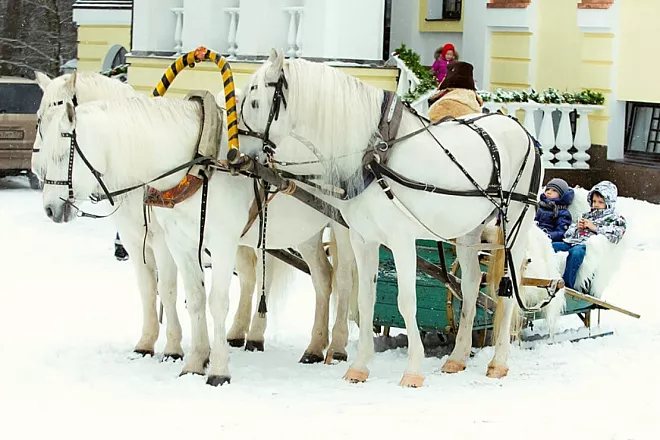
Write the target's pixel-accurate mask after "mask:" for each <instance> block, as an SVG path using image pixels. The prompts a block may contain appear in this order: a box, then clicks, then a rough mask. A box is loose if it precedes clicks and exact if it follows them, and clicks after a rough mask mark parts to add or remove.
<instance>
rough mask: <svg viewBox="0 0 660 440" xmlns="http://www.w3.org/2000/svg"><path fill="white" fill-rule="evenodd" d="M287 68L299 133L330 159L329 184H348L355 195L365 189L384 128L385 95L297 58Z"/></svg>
mask: <svg viewBox="0 0 660 440" xmlns="http://www.w3.org/2000/svg"><path fill="white" fill-rule="evenodd" d="M285 66H286V67H285V72H286V74H287V76H288V78H287V79H288V84H289V96H288V98H289V101H288V106H289V108H288V111H289V112H291V114H293V115H295V118H296V126H295V127H294V131H296V133H299V134H300V135H302V136H304V137H307V138H309V139H310V140H312V142H313V143H314V144H315V146H316V147H317V149H318V150H319V152H320V153H321V154H322V155H323V156H324V157H323V159H326V160H327V161H328V164H329V165H330V166H329V167H328V170H327V171H328V174H329V177H330V182H329V183H331V184H333V185H339V184H341V183H342V182H343V185H344V186H345V187H346V189H347V191H348V192H349V195H354V194H355V193H356V192H357V191H358V190H359V189H360V188H361V187H362V185H363V180H362V172H361V169H362V159H363V156H364V153H365V150H366V149H367V148H368V147H369V145H370V143H371V141H372V138H373V136H374V133H375V132H376V131H377V130H378V123H379V121H380V115H381V104H382V100H383V91H382V90H380V89H377V88H375V87H373V86H370V85H368V84H365V83H363V82H362V81H360V80H359V79H357V78H355V77H353V76H350V75H347V74H345V73H344V72H342V71H340V70H339V69H337V68H334V67H331V66H328V65H326V64H323V63H314V62H309V61H306V60H301V59H296V60H290V61H289V62H288V63H286V64H285ZM320 159H321V158H320Z"/></svg>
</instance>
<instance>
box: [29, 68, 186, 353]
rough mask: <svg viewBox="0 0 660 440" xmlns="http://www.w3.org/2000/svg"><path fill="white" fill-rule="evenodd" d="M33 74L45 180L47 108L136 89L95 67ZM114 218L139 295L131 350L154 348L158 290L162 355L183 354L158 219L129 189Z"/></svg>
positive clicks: (35, 162) (170, 264)
mask: <svg viewBox="0 0 660 440" xmlns="http://www.w3.org/2000/svg"><path fill="white" fill-rule="evenodd" d="M35 74H36V79H37V82H38V83H39V86H40V87H41V89H42V90H43V92H44V93H43V97H42V99H41V104H40V106H39V110H38V111H37V117H38V120H39V133H38V135H37V138H36V140H35V143H34V151H35V152H34V153H33V155H32V170H33V171H34V172H35V173H36V174H37V175H40V176H41V177H42V180H43V177H44V174H45V173H44V171H43V169H44V165H43V155H42V154H41V153H40V149H41V144H42V140H43V139H42V137H43V135H44V133H45V131H46V130H47V129H48V127H49V124H50V122H51V119H52V116H53V113H54V112H53V111H51V110H53V109H54V108H57V107H60V106H62V105H63V104H64V103H65V102H71V101H72V100H73V98H74V96H75V98H76V100H77V102H79V103H81V104H82V103H85V102H90V101H96V100H99V99H126V98H128V97H135V96H139V95H138V94H137V93H136V92H135V91H134V89H133V88H132V87H130V86H128V85H127V84H123V83H122V82H120V81H117V80H113V79H110V78H108V77H106V76H103V75H100V74H97V73H86V72H83V73H78V74H73V75H70V74H67V75H62V76H60V77H57V78H55V79H53V80H51V79H50V78H48V77H47V76H46V75H44V74H42V73H40V72H35ZM56 125H57V124H56ZM112 218H113V220H114V221H115V224H116V226H117V229H118V230H119V233H120V234H121V237H122V240H123V243H124V246H125V247H126V249H127V250H128V252H129V254H130V255H131V263H132V265H133V268H134V270H135V274H136V278H137V281H138V289H139V291H140V297H141V299H142V318H143V322H142V335H141V337H140V340H139V341H138V343H137V344H136V345H135V349H134V351H135V352H137V353H140V354H143V355H147V354H150V355H153V354H154V350H155V349H154V346H155V344H156V340H157V339H158V333H159V324H158V312H157V309H156V299H157V292H160V296H161V301H162V303H163V311H164V313H165V317H166V322H167V330H166V337H167V342H166V344H165V350H164V358H165V359H167V358H172V359H175V360H176V359H181V358H183V349H182V347H181V338H182V334H181V324H180V323H179V318H178V315H177V312H176V297H177V282H176V281H177V269H176V265H175V264H174V260H173V259H172V256H171V254H170V252H169V250H168V249H167V245H166V244H165V237H164V236H163V230H162V228H161V227H160V225H158V223H157V222H150V223H149V224H148V228H147V225H146V224H145V221H144V220H145V219H144V216H143V212H142V193H137V192H136V193H132V194H129V195H127V196H126V198H125V199H124V200H123V202H122V203H121V204H120V206H119V207H118V208H117V211H116V212H115V213H114V215H113V216H112ZM145 228H146V229H145ZM147 230H148V233H147V236H146V239H145V232H147ZM143 243H144V255H143Z"/></svg>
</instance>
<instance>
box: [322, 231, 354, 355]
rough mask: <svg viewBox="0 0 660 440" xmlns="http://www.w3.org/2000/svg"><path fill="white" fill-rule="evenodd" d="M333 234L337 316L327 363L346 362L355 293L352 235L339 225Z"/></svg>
mask: <svg viewBox="0 0 660 440" xmlns="http://www.w3.org/2000/svg"><path fill="white" fill-rule="evenodd" d="M332 229H333V234H334V237H335V240H336V242H337V255H335V256H334V258H335V259H336V260H337V263H336V265H335V267H336V269H335V271H334V273H333V277H334V282H335V292H336V294H337V316H336V317H335V324H334V326H333V327H332V342H330V348H328V352H327V354H326V357H325V361H326V363H330V361H332V360H333V359H334V360H338V361H346V360H348V354H347V353H346V345H348V310H349V302H350V299H351V294H352V293H353V268H354V267H355V254H354V253H353V248H352V247H351V239H350V233H349V232H348V230H347V229H346V228H344V227H342V226H341V225H339V224H336V223H333V225H332Z"/></svg>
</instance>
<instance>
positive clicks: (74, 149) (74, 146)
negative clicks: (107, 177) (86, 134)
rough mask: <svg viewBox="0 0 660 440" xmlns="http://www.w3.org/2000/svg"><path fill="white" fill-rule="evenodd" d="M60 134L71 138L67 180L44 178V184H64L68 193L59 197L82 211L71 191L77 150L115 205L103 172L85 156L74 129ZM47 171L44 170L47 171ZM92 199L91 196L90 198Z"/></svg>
mask: <svg viewBox="0 0 660 440" xmlns="http://www.w3.org/2000/svg"><path fill="white" fill-rule="evenodd" d="M60 135H61V136H62V137H64V138H70V139H71V144H70V148H69V167H68V173H67V180H51V179H48V178H46V179H44V184H45V185H59V186H66V187H68V189H69V194H68V198H67V199H63V198H61V197H60V199H61V200H62V201H63V202H64V203H66V204H67V205H70V206H72V207H73V208H75V209H76V210H77V211H78V212H82V211H80V210H79V209H78V207H77V206H76V205H75V201H76V198H75V196H74V193H73V162H74V158H75V153H76V152H78V155H79V156H80V158H81V159H82V161H83V163H84V164H85V166H87V169H88V170H89V171H90V172H91V173H92V175H93V176H94V178H95V179H96V181H97V182H98V184H99V185H100V186H101V189H102V190H103V192H104V193H105V198H107V199H108V201H109V202H110V205H112V206H115V201H114V199H113V198H112V196H111V194H110V191H108V187H107V186H106V185H105V183H104V182H103V174H101V173H100V172H99V171H98V170H97V169H96V168H94V166H93V165H92V164H91V163H90V162H89V160H87V157H86V156H85V154H84V153H83V152H82V150H81V149H80V145H79V144H78V138H77V134H76V129H75V128H74V129H73V131H72V132H71V133H60ZM47 172H48V171H46V173H47ZM100 198H101V197H99V196H97V197H96V199H97V200H98V199H100ZM92 200H93V198H92ZM82 216H83V217H89V216H93V214H86V213H82Z"/></svg>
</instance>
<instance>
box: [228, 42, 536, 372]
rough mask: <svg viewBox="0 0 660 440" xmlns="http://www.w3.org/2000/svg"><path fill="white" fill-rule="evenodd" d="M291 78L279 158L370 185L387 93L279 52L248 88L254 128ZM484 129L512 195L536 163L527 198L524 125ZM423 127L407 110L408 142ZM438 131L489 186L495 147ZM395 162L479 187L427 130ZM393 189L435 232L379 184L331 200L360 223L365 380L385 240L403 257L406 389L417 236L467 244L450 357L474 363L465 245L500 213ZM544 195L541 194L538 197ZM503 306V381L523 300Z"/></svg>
mask: <svg viewBox="0 0 660 440" xmlns="http://www.w3.org/2000/svg"><path fill="white" fill-rule="evenodd" d="M282 74H283V75H285V77H286V79H287V82H288V89H287V90H285V91H284V94H285V97H286V100H287V104H288V107H287V108H286V109H285V108H281V109H280V114H279V119H278V120H277V121H274V122H273V123H272V125H271V127H270V138H271V140H272V141H274V142H275V143H277V144H278V150H277V155H278V159H280V160H284V161H287V160H289V161H294V160H309V159H313V158H315V157H318V159H320V160H321V163H322V164H323V168H322V169H319V167H318V166H312V167H310V169H307V170H306V171H308V172H314V171H315V172H317V173H319V172H324V173H325V175H326V176H327V178H328V181H329V183H332V184H335V183H338V182H341V181H348V184H349V191H357V189H358V188H359V186H360V184H361V179H360V178H351V176H354V175H355V174H354V173H356V172H357V171H358V170H359V169H360V165H361V162H362V157H363V154H364V151H365V150H366V149H367V148H368V147H369V145H371V144H372V140H373V136H374V133H375V132H376V129H377V125H378V122H379V120H380V111H381V102H382V98H383V93H382V90H379V89H376V88H373V87H371V86H369V85H366V84H364V83H361V82H360V81H359V80H357V79H355V78H353V77H350V76H348V75H346V74H344V73H342V72H340V71H339V70H337V69H333V68H331V67H329V66H326V65H323V64H317V63H310V62H307V61H304V60H289V61H287V62H286V63H285V62H284V59H283V57H282V55H281V53H280V54H272V55H271V57H270V59H269V60H268V61H267V62H266V63H265V64H264V65H263V66H262V67H261V68H260V69H259V70H258V71H257V72H255V74H254V75H253V76H252V78H251V80H250V82H249V84H248V86H247V87H246V88H245V90H246V91H247V92H246V95H245V96H244V98H243V99H242V103H241V107H242V115H241V117H242V121H243V124H244V126H245V127H248V126H249V127H251V128H252V129H254V130H256V131H259V132H263V131H264V130H265V127H266V123H267V121H268V114H269V111H270V107H271V103H272V101H273V92H274V89H273V87H272V86H269V84H272V83H274V82H276V81H277V80H278V79H279V78H280V76H281V75H282ZM477 124H478V125H480V126H481V127H483V128H484V129H485V130H486V131H487V132H488V133H489V134H490V135H491V136H492V137H493V139H494V141H495V143H496V145H498V148H499V151H500V155H501V163H502V172H501V175H502V184H503V187H504V188H505V189H509V188H511V185H512V182H513V180H514V179H515V176H516V174H517V173H518V170H519V169H520V167H521V166H522V163H523V160H524V159H525V158H526V157H527V158H528V161H527V165H526V166H525V168H524V172H523V174H522V178H521V180H520V183H519V186H518V187H517V192H519V193H523V194H525V193H527V191H528V189H529V182H530V178H531V174H532V167H533V163H534V158H533V154H534V152H533V148H530V140H529V138H528V136H527V135H526V133H525V132H524V131H523V129H522V128H521V127H520V126H519V124H518V123H517V122H515V121H513V120H512V119H509V118H507V117H505V116H492V117H488V118H485V119H482V120H480V121H479V122H478V123H477ZM422 125H423V124H422V123H421V121H420V120H418V119H417V118H416V117H415V116H414V115H412V114H411V113H408V112H404V116H403V119H402V121H401V126H400V128H399V132H398V137H401V136H403V135H405V134H407V133H410V132H412V131H414V130H416V129H418V128H421V127H422ZM431 132H432V133H433V135H435V136H436V137H437V138H438V139H439V140H440V142H441V143H442V144H443V145H444V146H445V147H447V148H448V149H449V150H451V152H452V153H453V154H454V155H455V157H456V159H457V160H458V161H459V162H460V163H461V164H462V165H463V166H464V167H465V168H466V170H467V171H468V172H469V173H470V175H472V176H473V177H474V178H475V179H476V180H477V182H478V183H479V184H480V185H482V186H486V185H487V184H488V182H489V180H490V175H491V170H492V166H493V165H492V161H491V158H490V154H489V152H488V149H487V148H486V146H485V144H484V142H483V140H482V139H481V138H480V137H479V136H478V135H477V134H476V133H474V132H473V131H472V130H470V129H469V128H467V127H464V126H461V125H460V124H457V123H446V124H442V126H439V127H434V128H432V129H431ZM292 133H295V134H296V136H295V138H297V139H301V138H304V139H305V142H296V141H293V140H292V136H291V135H292ZM295 138H294V140H295ZM306 144H307V145H306ZM309 145H311V146H312V148H310V147H309ZM312 150H314V151H315V152H312ZM389 166H390V167H391V168H392V169H394V170H395V171H397V172H399V173H400V174H402V175H404V176H407V177H409V178H411V179H414V180H417V181H420V182H425V183H430V184H434V185H436V186H438V187H441V188H446V189H454V190H472V189H474V187H473V186H472V185H471V184H470V183H469V182H468V180H467V179H466V178H465V176H464V175H463V173H462V172H461V171H459V170H458V168H457V167H456V166H455V165H454V164H453V163H452V162H451V161H450V160H449V158H448V157H447V155H446V154H445V153H444V152H443V151H442V150H441V149H440V147H439V146H438V145H437V143H436V142H434V140H433V138H432V137H431V135H430V134H428V133H422V134H419V135H417V136H415V137H413V138H410V139H409V140H406V141H404V142H401V143H400V145H397V146H396V148H394V149H393V151H392V154H391V156H390V160H389ZM296 171H302V170H298V169H296ZM388 183H389V184H390V186H391V187H392V190H393V192H394V194H395V195H396V197H397V198H398V199H399V201H401V203H403V205H404V206H406V207H407V208H408V209H409V210H410V211H411V212H412V213H413V214H414V215H415V217H416V218H417V219H419V221H421V222H422V223H423V224H424V225H425V226H426V227H422V226H420V224H419V223H418V222H416V221H411V219H410V218H409V217H408V216H407V215H405V214H404V213H403V212H402V211H401V210H400V209H399V208H398V207H396V206H395V205H394V204H393V203H392V202H391V201H390V200H389V199H388V198H387V197H386V196H385V194H384V193H383V191H382V190H381V189H380V187H379V186H378V185H377V184H373V185H371V186H369V187H368V188H367V189H366V190H365V191H364V192H363V193H362V194H361V195H359V196H358V197H355V198H353V199H351V200H349V201H346V202H341V201H338V200H328V201H329V202H330V203H332V204H334V205H335V206H337V207H339V208H340V209H341V211H342V215H343V216H344V217H345V219H346V221H347V222H348V223H349V225H350V227H351V242H352V245H353V249H354V251H355V257H356V260H357V263H358V278H359V308H360V342H359V350H358V356H357V359H356V360H355V362H354V363H353V364H352V365H351V370H350V371H349V372H357V373H358V374H360V375H361V376H362V377H365V376H366V375H367V374H368V369H367V364H368V362H369V360H370V359H371V358H372V357H373V354H374V347H373V337H372V336H373V335H372V329H371V326H372V322H373V311H374V302H375V287H376V283H375V281H376V276H377V269H378V249H379V245H380V244H384V245H386V246H388V247H389V248H390V249H391V250H392V253H393V256H394V260H395V264H396V270H397V275H398V287H399V292H398V298H399V299H398V303H399V311H400V313H401V315H402V316H403V318H404V320H405V323H406V330H407V333H408V341H409V350H408V366H407V368H406V371H405V373H404V379H403V380H402V384H404V385H411V384H414V385H418V384H419V378H421V372H420V364H421V361H422V359H423V357H424V353H423V347H422V343H421V339H420V336H419V331H418V329H417V323H416V293H415V292H416V286H415V281H416V276H415V274H416V251H415V240H416V239H421V238H425V239H434V238H437V236H435V235H433V234H430V233H429V232H428V230H427V228H428V229H430V230H432V231H434V232H435V234H438V235H439V236H442V237H444V238H447V239H449V238H456V239H457V244H458V248H457V253H458V260H459V263H460V265H461V268H462V277H461V279H462V286H463V289H462V290H463V296H464V301H463V310H462V312H461V320H460V326H459V332H458V336H457V340H456V346H455V348H454V351H453V352H452V354H451V355H450V357H449V361H451V362H453V363H456V364H459V365H463V366H464V365H465V361H466V359H467V356H468V354H469V351H470V346H471V338H472V334H471V333H472V332H471V329H472V322H473V319H474V314H475V307H476V304H475V303H476V297H477V289H478V286H479V282H480V277H481V273H480V270H479V265H478V259H477V252H476V251H475V250H474V248H470V247H466V246H465V245H473V244H477V243H478V242H479V239H480V233H481V229H482V223H483V222H484V221H486V220H488V219H489V218H490V217H492V215H493V212H494V209H493V205H492V204H491V203H490V202H489V201H488V200H486V199H485V198H476V197H475V198H462V197H451V196H444V195H437V194H430V193H427V192H422V191H416V190H411V189H408V188H406V187H403V186H401V185H398V184H396V183H394V182H388ZM537 190H538V188H533V189H532V192H534V193H535V192H536V191H537ZM522 209H523V205H522V204H521V203H517V202H513V203H512V205H511V207H510V210H509V221H508V222H505V226H507V229H509V230H510V229H511V226H512V224H513V222H514V221H515V220H516V219H517V218H518V216H519V214H520V213H521V212H522ZM532 219H533V209H532V210H529V211H528V212H527V214H526V215H525V218H524V221H523V224H522V230H521V233H520V234H519V238H518V240H517V241H516V244H515V246H514V247H513V250H512V252H513V257H514V264H515V265H516V267H520V265H521V262H522V258H523V255H524V249H525V245H526V241H527V231H528V228H529V227H530V226H531V225H532V224H533V223H532ZM503 303H504V315H503V316H504V320H503V326H504V327H505V328H503V329H501V330H500V332H499V338H498V340H497V341H496V344H495V355H494V357H493V360H492V361H491V365H490V367H489V372H490V373H492V374H493V375H495V376H501V375H502V374H503V373H504V374H505V373H506V371H507V369H508V367H507V365H506V362H507V357H508V352H509V337H510V331H509V326H510V322H511V317H512V312H513V301H512V300H511V299H504V300H503ZM410 378H412V380H410Z"/></svg>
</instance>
